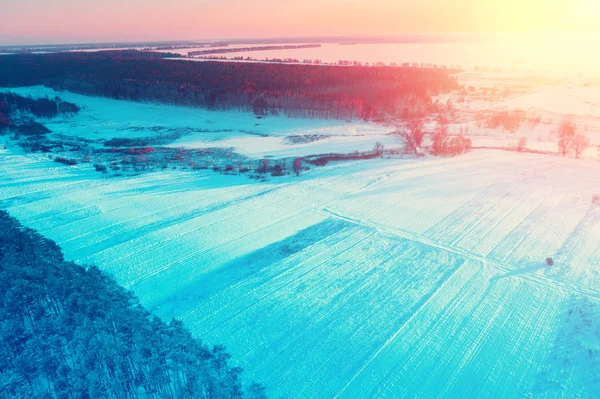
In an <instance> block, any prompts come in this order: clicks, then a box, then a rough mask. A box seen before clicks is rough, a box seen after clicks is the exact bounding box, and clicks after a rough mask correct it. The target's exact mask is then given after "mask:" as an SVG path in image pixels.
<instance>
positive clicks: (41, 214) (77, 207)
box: [0, 150, 600, 398]
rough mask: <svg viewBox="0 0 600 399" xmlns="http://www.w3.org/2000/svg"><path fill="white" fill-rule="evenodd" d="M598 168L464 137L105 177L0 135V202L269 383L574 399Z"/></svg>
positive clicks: (598, 288) (587, 309) (273, 387)
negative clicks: (20, 148)
mask: <svg viewBox="0 0 600 399" xmlns="http://www.w3.org/2000/svg"><path fill="white" fill-rule="evenodd" d="M599 172H600V164H599V163H597V162H595V161H589V160H574V159H563V158H559V157H554V156H546V155H535V154H519V153H512V152H506V151H500V150H477V151H473V152H471V153H469V154H467V155H464V156H460V157H456V158H423V159H416V160H400V159H395V160H393V159H387V160H372V161H361V162H354V163H344V164H333V165H329V166H327V167H324V168H319V169H315V170H313V171H311V172H310V173H307V174H305V175H302V176H300V177H298V178H296V177H283V178H279V179H272V180H271V181H267V182H254V181H250V180H248V179H247V178H245V177H243V176H222V175H218V174H215V173H212V172H208V171H201V172H194V173H191V172H188V173H186V172H181V171H165V172H159V173H148V174H143V175H138V176H130V177H122V178H104V177H100V175H98V174H96V173H94V172H92V171H91V170H89V168H86V167H84V166H75V167H65V166H57V164H56V163H54V162H51V161H48V160H47V159H46V160H44V158H43V157H42V156H40V155H29V156H25V155H20V154H17V153H14V152H11V151H9V150H5V151H1V152H0V173H2V176H3V178H2V180H1V181H0V208H3V209H6V210H8V211H9V213H10V214H11V215H13V216H14V217H16V218H18V219H19V220H20V221H21V222H22V223H23V224H25V225H26V226H28V227H31V228H34V229H36V230H38V231H39V232H40V233H41V234H43V235H45V236H46V237H48V238H50V239H53V240H55V241H56V242H57V243H58V244H59V245H61V247H62V248H63V250H64V252H65V254H66V256H67V257H68V258H69V259H73V260H76V261H77V262H79V263H82V264H86V263H94V264H96V265H98V266H99V267H100V268H101V269H103V270H105V271H107V272H109V273H110V274H112V275H113V276H114V277H115V278H116V279H117V281H118V282H119V283H120V284H122V285H124V286H126V287H128V288H130V289H132V290H133V291H134V292H135V293H136V294H137V295H138V296H139V297H140V299H141V301H142V303H143V304H144V305H145V306H146V307H147V308H148V309H150V310H151V311H153V312H155V313H157V314H158V315H160V316H161V317H163V318H165V319H170V318H172V317H176V318H179V319H181V320H183V321H184V323H185V324H186V325H187V327H188V328H189V329H190V330H191V331H192V332H193V333H194V334H195V335H197V336H198V337H201V338H202V339H203V340H204V341H206V342H207V343H209V344H212V343H224V344H226V345H227V347H228V350H229V351H230V352H231V353H232V355H233V359H235V360H238V361H239V364H240V365H241V366H242V367H244V368H245V376H246V377H248V378H250V379H255V380H257V381H261V382H263V383H265V384H266V385H267V386H268V388H269V392H270V394H271V395H272V396H273V397H278V396H279V395H285V396H288V397H298V398H307V397H319V398H327V397H340V398H341V397H348V398H357V397H390V398H391V397H440V396H445V397H507V398H516V397H523V396H526V395H528V394H529V395H532V396H534V397H577V396H579V397H592V396H593V393H594V392H598V389H600V384H599V382H598V380H597V377H594V376H597V375H598V372H600V364H599V362H598V356H599V354H598V348H597V344H596V342H597V339H598V336H597V334H599V333H600V331H599V328H598V322H597V320H598V315H599V314H600V313H599V310H598V309H599V307H598V303H599V302H600V223H599V221H600V207H599V206H597V205H594V204H592V201H591V200H592V196H593V195H594V194H595V193H597V192H599V191H600V173H599ZM547 257H553V258H554V261H555V265H554V266H552V267H548V266H546V265H545V258H547ZM565 348H574V349H573V350H566V349H565ZM452 395H454V396H452Z"/></svg>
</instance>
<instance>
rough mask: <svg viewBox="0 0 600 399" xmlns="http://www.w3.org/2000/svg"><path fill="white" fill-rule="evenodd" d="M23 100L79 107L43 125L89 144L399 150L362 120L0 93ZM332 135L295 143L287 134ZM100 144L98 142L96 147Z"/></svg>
mask: <svg viewBox="0 0 600 399" xmlns="http://www.w3.org/2000/svg"><path fill="white" fill-rule="evenodd" d="M0 90H8V91H12V92H15V93H17V94H20V95H23V96H32V97H51V98H53V97H55V96H59V97H60V98H61V99H63V100H64V101H69V102H72V103H75V104H77V105H79V106H80V107H81V108H82V110H81V112H79V113H78V114H77V115H75V116H68V117H61V118H55V119H50V120H47V121H43V123H44V125H46V126H47V127H48V128H49V129H50V130H51V131H52V132H53V133H55V134H64V135H68V136H73V137H77V138H83V139H87V140H96V141H98V142H99V141H100V140H109V139H112V138H141V137H157V138H160V137H161V136H164V135H169V134H173V133H174V134H177V135H180V136H181V137H179V138H178V139H174V140H173V141H172V142H170V143H169V144H168V145H169V146H172V147H188V148H209V147H212V148H233V149H234V150H235V151H237V152H240V153H242V154H244V155H248V156H251V157H257V158H262V157H265V156H269V157H276V158H282V157H295V156H305V155H313V154H320V153H333V152H338V153H340V152H341V153H345V152H346V153H350V152H353V151H367V150H371V149H373V146H374V145H375V143H376V142H377V141H380V142H382V143H384V144H389V145H394V146H399V142H398V140H397V139H395V138H393V137H391V136H388V133H389V132H391V131H392V130H393V129H391V128H389V127H386V126H381V125H377V124H374V123H366V122H360V121H352V122H346V121H340V120H326V119H316V120H315V119H307V118H288V117H286V116H268V117H266V118H262V119H258V118H257V117H256V116H255V115H254V114H253V113H251V112H241V111H208V110H204V109H199V108H191V107H178V106H168V105H162V104H149V103H136V102H131V101H122V100H112V99H107V98H101V97H89V96H84V95H79V94H74V93H71V92H57V91H54V90H53V89H49V88H47V87H43V86H34V87H20V88H8V89H0ZM315 134H318V135H323V136H331V137H328V138H326V139H324V140H319V141H313V142H310V143H304V144H291V143H289V142H287V141H286V137H287V136H304V135H315ZM96 145H98V144H96Z"/></svg>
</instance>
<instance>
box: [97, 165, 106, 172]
mask: <svg viewBox="0 0 600 399" xmlns="http://www.w3.org/2000/svg"><path fill="white" fill-rule="evenodd" d="M94 168H95V169H96V171H97V172H106V166H105V165H102V164H101V163H95V164H94Z"/></svg>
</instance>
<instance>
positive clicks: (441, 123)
mask: <svg viewBox="0 0 600 399" xmlns="http://www.w3.org/2000/svg"><path fill="white" fill-rule="evenodd" d="M449 140H450V136H449V135H448V120H447V119H446V118H445V117H443V116H440V117H439V118H438V120H437V128H436V130H435V131H434V132H433V135H432V137H431V141H432V144H431V152H432V153H433V154H434V155H442V154H445V153H446V152H447V150H448V141H449Z"/></svg>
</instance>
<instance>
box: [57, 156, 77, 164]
mask: <svg viewBox="0 0 600 399" xmlns="http://www.w3.org/2000/svg"><path fill="white" fill-rule="evenodd" d="M54 162H58V163H62V164H63V165H69V166H73V165H77V160H75V159H68V158H63V157H56V158H54Z"/></svg>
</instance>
